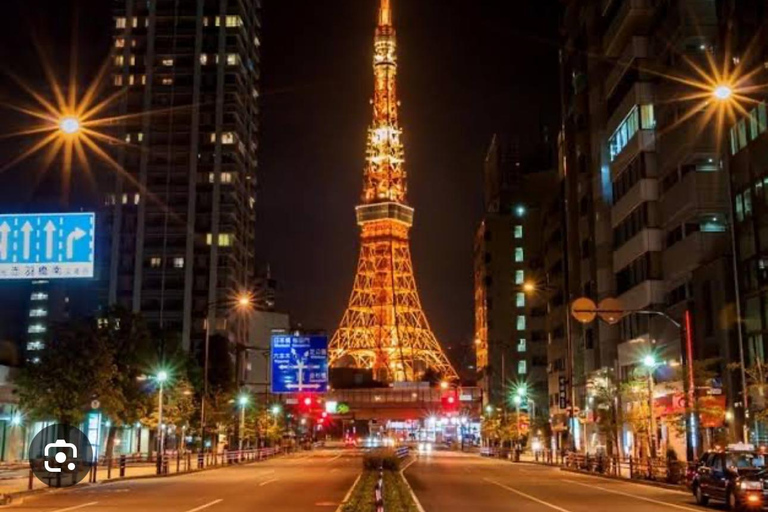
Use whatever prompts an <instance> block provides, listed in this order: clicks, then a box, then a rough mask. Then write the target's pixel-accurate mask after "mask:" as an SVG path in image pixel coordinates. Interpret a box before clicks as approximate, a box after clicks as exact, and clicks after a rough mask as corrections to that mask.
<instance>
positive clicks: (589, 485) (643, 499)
mask: <svg viewBox="0 0 768 512" xmlns="http://www.w3.org/2000/svg"><path fill="white" fill-rule="evenodd" d="M562 480H563V482H569V483H572V484H576V485H581V486H582V487H591V488H592V489H599V490H601V491H603V492H609V493H612V494H618V495H621V496H627V497H630V498H634V499H636V500H642V501H647V502H649V503H655V504H657V505H664V506H665V507H672V508H676V509H680V510H691V511H693V512H700V511H701V509H699V508H693V507H686V506H684V505H676V504H674V503H668V502H666V501H661V500H655V499H653V498H646V497H645V496H638V495H637V494H631V493H628V492H623V491H617V490H615V489H606V488H605V487H600V486H598V485H592V484H585V483H581V482H577V481H575V480H566V479H562Z"/></svg>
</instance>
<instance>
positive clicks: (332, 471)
mask: <svg viewBox="0 0 768 512" xmlns="http://www.w3.org/2000/svg"><path fill="white" fill-rule="evenodd" d="M338 470H339V468H333V469H332V470H331V471H330V472H331V473H335V472H336V471H338Z"/></svg>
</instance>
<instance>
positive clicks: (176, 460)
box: [17, 447, 291, 491]
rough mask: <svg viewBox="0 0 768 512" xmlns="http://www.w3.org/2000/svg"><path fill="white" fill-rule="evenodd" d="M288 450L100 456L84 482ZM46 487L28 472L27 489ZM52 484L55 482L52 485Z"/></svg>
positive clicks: (241, 460)
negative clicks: (159, 455)
mask: <svg viewBox="0 0 768 512" xmlns="http://www.w3.org/2000/svg"><path fill="white" fill-rule="evenodd" d="M290 452H291V450H290V449H288V448H281V447H275V448H261V449H252V450H241V451H240V450H233V451H223V452H220V453H215V452H206V453H203V452H191V451H188V452H169V453H166V454H164V455H163V456H161V457H158V456H156V455H118V456H116V457H109V458H107V457H102V458H99V459H98V460H97V461H95V462H94V464H92V465H91V466H90V469H89V471H88V476H87V480H88V482H90V483H96V482H103V481H110V480H119V479H121V478H137V477H152V476H158V475H160V476H165V475H171V474H178V473H192V472H195V471H201V470H203V469H205V468H215V467H226V466H230V465H235V464H247V463H251V462H260V461H264V460H267V459H271V458H273V457H276V456H278V455H281V454H286V453H290ZM44 485H46V484H44V483H42V482H40V481H37V479H36V478H35V475H34V473H33V472H32V470H31V469H30V470H29V474H28V478H27V484H26V489H23V488H19V489H17V491H24V490H32V489H35V488H39V487H42V486H44ZM54 485H55V483H54Z"/></svg>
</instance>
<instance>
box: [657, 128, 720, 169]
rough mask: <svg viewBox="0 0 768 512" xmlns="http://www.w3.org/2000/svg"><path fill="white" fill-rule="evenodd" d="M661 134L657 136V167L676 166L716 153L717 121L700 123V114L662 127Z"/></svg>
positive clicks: (667, 167)
mask: <svg viewBox="0 0 768 512" xmlns="http://www.w3.org/2000/svg"><path fill="white" fill-rule="evenodd" d="M660 131H662V132H663V135H661V136H659V137H658V141H657V152H658V162H659V169H669V168H671V167H676V166H677V165H678V164H679V163H680V162H685V161H689V160H693V159H696V158H700V157H703V156H712V157H714V155H716V154H717V145H718V144H717V139H718V135H717V123H716V122H710V123H707V125H706V126H702V125H701V116H693V117H692V118H691V119H689V120H687V121H685V122H683V123H682V124H680V125H677V126H675V127H674V128H671V127H669V126H666V127H662V128H661V129H660Z"/></svg>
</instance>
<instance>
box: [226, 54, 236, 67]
mask: <svg viewBox="0 0 768 512" xmlns="http://www.w3.org/2000/svg"><path fill="white" fill-rule="evenodd" d="M237 61H238V56H237V54H236V53H228V54H227V66H234V65H235V64H237Z"/></svg>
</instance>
